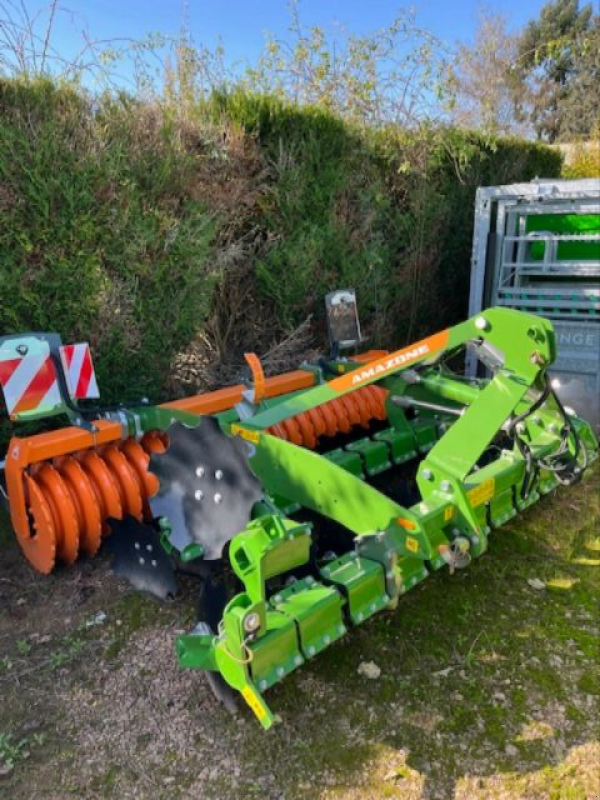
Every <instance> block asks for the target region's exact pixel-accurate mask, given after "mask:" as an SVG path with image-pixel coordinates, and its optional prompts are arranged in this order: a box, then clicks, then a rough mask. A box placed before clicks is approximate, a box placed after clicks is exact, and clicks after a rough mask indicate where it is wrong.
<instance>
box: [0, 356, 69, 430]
mask: <svg viewBox="0 0 600 800" xmlns="http://www.w3.org/2000/svg"><path fill="white" fill-rule="evenodd" d="M0 384H2V391H3V392H4V401H5V403H6V410H7V411H8V413H9V414H10V415H16V414H23V413H25V412H26V411H36V410H38V409H39V410H46V409H50V408H52V407H54V406H57V405H60V402H61V400H60V392H59V389H58V383H57V381H56V371H55V369H54V364H53V363H52V359H51V358H50V355H49V354H48V353H36V354H35V355H31V356H27V357H25V358H12V359H9V360H7V361H0Z"/></svg>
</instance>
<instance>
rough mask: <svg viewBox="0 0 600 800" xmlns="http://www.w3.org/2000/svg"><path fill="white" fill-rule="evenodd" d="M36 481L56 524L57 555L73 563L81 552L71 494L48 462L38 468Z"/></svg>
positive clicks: (68, 562)
mask: <svg viewBox="0 0 600 800" xmlns="http://www.w3.org/2000/svg"><path fill="white" fill-rule="evenodd" d="M35 481H36V483H37V485H38V486H39V487H40V489H41V490H42V491H43V493H44V497H45V499H46V501H47V503H48V506H49V508H50V512H51V514H52V518H53V521H54V523H55V525H56V550H57V555H58V557H59V558H60V559H61V560H62V561H65V562H66V563H67V564H72V563H73V562H74V561H75V559H76V558H77V555H78V553H79V524H78V521H77V513H76V511H75V507H74V505H73V500H72V498H71V494H70V492H69V490H68V488H67V487H66V486H65V482H64V481H63V479H62V478H61V477H60V475H59V474H58V472H57V471H56V470H55V469H54V467H53V466H51V465H50V464H48V463H47V462H46V463H44V464H42V465H41V467H40V468H39V469H38V470H36V473H35Z"/></svg>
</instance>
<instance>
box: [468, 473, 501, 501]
mask: <svg viewBox="0 0 600 800" xmlns="http://www.w3.org/2000/svg"><path fill="white" fill-rule="evenodd" d="M495 490H496V481H495V480H494V478H489V479H488V480H487V481H484V482H483V483H480V484H479V486H476V487H475V488H474V489H471V490H470V491H468V492H467V497H468V498H469V503H471V505H472V506H473V508H476V507H477V506H480V505H483V503H487V502H488V500H491V499H492V497H493V496H494V492H495Z"/></svg>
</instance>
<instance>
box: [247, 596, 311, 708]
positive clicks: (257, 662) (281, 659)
mask: <svg viewBox="0 0 600 800" xmlns="http://www.w3.org/2000/svg"><path fill="white" fill-rule="evenodd" d="M248 649H249V651H250V653H251V654H252V660H251V661H250V665H249V667H250V674H251V675H252V679H253V681H254V682H255V683H256V684H257V686H258V688H259V689H260V691H261V692H263V691H264V690H265V689H268V688H269V686H272V685H273V684H274V683H277V681H280V680H281V679H282V678H285V676H286V675H288V674H289V673H290V672H292V671H293V670H294V669H296V667H299V666H300V665H301V664H303V663H304V658H303V657H302V653H301V652H300V647H299V643H298V636H297V632H296V625H295V623H294V620H293V619H290V618H289V617H287V616H285V615H284V614H280V613H278V612H276V611H267V632H266V633H265V634H264V636H261V637H260V638H259V639H257V640H256V641H255V642H252V643H251V644H249V645H248Z"/></svg>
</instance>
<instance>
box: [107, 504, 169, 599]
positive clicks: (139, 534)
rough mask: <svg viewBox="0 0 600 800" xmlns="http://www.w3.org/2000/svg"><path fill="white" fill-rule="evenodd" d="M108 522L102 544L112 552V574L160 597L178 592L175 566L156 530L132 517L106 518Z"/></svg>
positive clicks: (163, 597)
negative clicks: (109, 531)
mask: <svg viewBox="0 0 600 800" xmlns="http://www.w3.org/2000/svg"><path fill="white" fill-rule="evenodd" d="M108 523H109V525H110V528H111V531H112V533H111V534H110V536H108V537H107V539H106V547H107V549H108V550H109V552H111V553H112V555H113V561H112V569H113V572H114V573H115V575H120V576H121V577H122V578H125V579H126V580H128V581H129V583H131V585H132V586H133V587H134V588H135V589H139V591H141V592H148V593H149V594H151V595H153V596H154V597H158V598H159V599H160V600H166V599H167V598H168V597H174V596H175V595H176V594H177V591H178V589H177V582H176V580H175V568H174V566H173V562H172V559H171V557H170V556H169V555H168V554H167V553H166V551H165V549H164V547H163V546H162V544H161V541H160V532H159V531H157V530H156V528H155V527H154V526H153V525H145V524H144V523H142V522H139V521H138V520H137V519H135V517H125V518H124V519H109V520H108Z"/></svg>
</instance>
